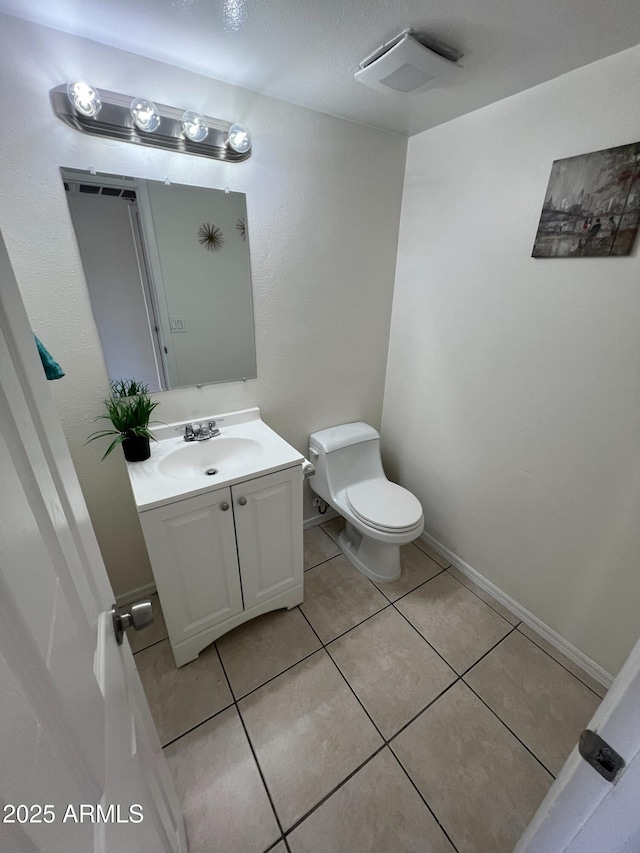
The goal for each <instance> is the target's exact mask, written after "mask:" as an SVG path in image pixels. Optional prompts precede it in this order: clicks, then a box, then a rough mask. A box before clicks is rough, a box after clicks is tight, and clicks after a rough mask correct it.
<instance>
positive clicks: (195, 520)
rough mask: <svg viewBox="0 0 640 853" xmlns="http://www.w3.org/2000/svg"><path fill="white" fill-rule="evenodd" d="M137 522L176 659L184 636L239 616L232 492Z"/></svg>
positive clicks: (191, 501)
mask: <svg viewBox="0 0 640 853" xmlns="http://www.w3.org/2000/svg"><path fill="white" fill-rule="evenodd" d="M140 523H141V524H142V531H143V533H144V538H145V541H146V543H147V550H148V551H149V557H150V559H151V565H152V567H153V577H154V579H155V582H156V586H157V587H158V593H159V595H160V601H161V603H162V611H163V613H164V618H165V622H166V623H167V630H168V632H169V638H170V640H171V645H172V647H174V655H176V648H175V647H178V646H179V645H180V643H182V642H184V641H185V640H188V639H189V637H193V636H195V635H196V634H199V633H200V632H202V631H205V630H206V629H207V628H211V627H212V626H213V625H217V624H218V623H219V622H224V621H225V620H226V619H229V618H230V617H231V616H235V615H236V613H241V612H242V590H241V587H240V570H239V568H238V555H237V552H236V534H235V529H234V526H233V513H232V512H231V490H230V489H229V488H226V489H216V490H215V491H214V492H207V494H205V495H200V496H199V497H195V498H188V499H187V500H184V501H176V502H175V503H172V504H168V505H167V506H162V507H158V508H157V509H150V510H147V511H146V512H142V513H140ZM192 658H193V654H192V655H191V656H190V657H188V658H187V660H191V659H192ZM176 663H177V664H178V665H179V666H180V665H182V664H183V663H185V661H184V660H183V659H182V657H180V660H179V661H178V655H176Z"/></svg>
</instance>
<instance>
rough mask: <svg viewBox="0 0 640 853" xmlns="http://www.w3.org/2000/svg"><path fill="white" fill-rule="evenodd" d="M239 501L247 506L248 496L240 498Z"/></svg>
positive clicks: (241, 504)
mask: <svg viewBox="0 0 640 853" xmlns="http://www.w3.org/2000/svg"><path fill="white" fill-rule="evenodd" d="M238 503H239V504H240V506H246V505H247V499H246V498H238Z"/></svg>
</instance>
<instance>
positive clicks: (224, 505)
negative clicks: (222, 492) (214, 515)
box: [220, 501, 229, 512]
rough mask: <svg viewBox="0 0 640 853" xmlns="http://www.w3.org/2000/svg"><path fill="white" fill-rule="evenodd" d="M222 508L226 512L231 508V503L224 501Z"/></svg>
mask: <svg viewBox="0 0 640 853" xmlns="http://www.w3.org/2000/svg"><path fill="white" fill-rule="evenodd" d="M220 509H221V510H222V512H226V511H227V510H228V509H229V504H228V503H227V502H226V501H224V502H223V503H221V504H220Z"/></svg>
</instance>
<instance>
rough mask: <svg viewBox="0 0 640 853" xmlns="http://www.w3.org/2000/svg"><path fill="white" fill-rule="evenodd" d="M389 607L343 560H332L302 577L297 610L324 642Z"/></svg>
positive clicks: (381, 595)
mask: <svg viewBox="0 0 640 853" xmlns="http://www.w3.org/2000/svg"><path fill="white" fill-rule="evenodd" d="M388 604H389V602H388V600H387V599H386V598H385V597H384V595H383V594H382V593H381V592H379V591H378V590H377V589H376V588H375V586H374V585H373V584H372V583H371V581H370V580H369V579H368V578H365V576H364V575H363V574H361V573H360V572H359V571H358V570H357V569H356V568H354V567H353V566H352V565H351V563H350V562H349V560H347V558H346V557H344V556H342V555H341V556H340V557H334V559H333V560H330V561H329V562H327V563H323V564H322V565H321V566H316V568H314V569H310V570H309V571H308V572H307V574H306V575H305V581H304V602H303V603H302V604H301V605H300V609H301V610H302V612H303V613H304V615H305V616H306V617H307V619H308V620H309V622H311V624H312V625H313V627H314V629H315V630H316V631H317V632H318V636H319V637H320V639H321V640H322V642H323V643H328V642H329V641H330V640H334V639H335V638H336V637H337V636H338V635H339V634H342V633H343V632H344V631H348V630H349V628H353V626H354V625H357V624H358V623H359V622H362V620H363V619H366V618H367V617H368V616H372V615H373V614H374V613H376V612H377V611H378V610H381V609H382V608H383V607H386V606H387V605H388Z"/></svg>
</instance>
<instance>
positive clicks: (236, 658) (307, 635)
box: [216, 607, 320, 698]
mask: <svg viewBox="0 0 640 853" xmlns="http://www.w3.org/2000/svg"><path fill="white" fill-rule="evenodd" d="M216 645H217V646H218V651H219V652H220V657H221V658H222V663H223V664H224V668H225V671H226V673H227V677H228V678H229V681H230V682H231V689H232V690H233V692H234V694H235V696H236V698H240V697H241V696H244V695H245V693H248V692H249V691H250V690H253V689H254V688H256V687H259V686H260V685H261V684H264V682H265V681H268V680H269V679H270V678H273V677H274V676H276V675H279V674H280V673H281V672H283V671H284V670H285V669H287V668H288V667H290V666H293V664H294V663H298V661H299V660H302V658H305V657H307V655H310V654H311V653H312V652H315V651H317V650H318V649H319V648H320V641H319V640H318V638H317V637H316V635H315V634H314V633H313V631H312V630H311V628H310V627H309V623H308V622H307V620H306V619H305V618H304V616H303V615H302V613H300V611H299V610H298V608H297V607H294V608H292V609H291V610H276V611H274V612H273V613H265V615H264V616H257V617H256V618H255V619H251V620H250V621H249V622H245V624H244V625H240V627H239V628H235V629H234V630H233V631H229V633H228V634H225V635H224V636H223V637H220V639H219V640H217V643H216Z"/></svg>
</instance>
